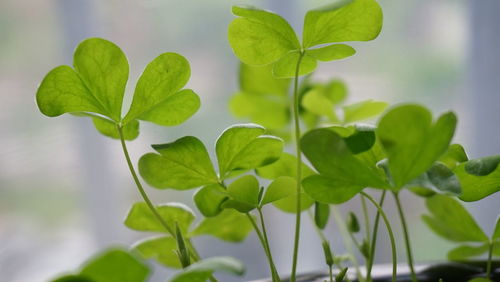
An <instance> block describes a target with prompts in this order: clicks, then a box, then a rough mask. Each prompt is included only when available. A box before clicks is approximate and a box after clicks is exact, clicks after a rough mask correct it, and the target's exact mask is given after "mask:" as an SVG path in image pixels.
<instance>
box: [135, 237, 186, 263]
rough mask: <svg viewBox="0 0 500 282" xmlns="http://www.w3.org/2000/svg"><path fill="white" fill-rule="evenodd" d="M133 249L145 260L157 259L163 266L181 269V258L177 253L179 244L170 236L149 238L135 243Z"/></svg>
mask: <svg viewBox="0 0 500 282" xmlns="http://www.w3.org/2000/svg"><path fill="white" fill-rule="evenodd" d="M132 248H133V249H134V250H136V251H137V252H138V253H139V254H140V255H141V256H142V257H143V258H145V259H155V260H156V261H158V262H159V263H161V264H162V265H165V266H167V267H172V268H181V267H182V266H181V263H180V262H179V257H178V256H177V254H176V253H175V251H176V250H177V249H178V248H177V242H176V240H175V238H173V237H170V236H161V237H153V238H147V239H145V240H141V241H139V242H137V243H135V244H134V245H133V246H132Z"/></svg>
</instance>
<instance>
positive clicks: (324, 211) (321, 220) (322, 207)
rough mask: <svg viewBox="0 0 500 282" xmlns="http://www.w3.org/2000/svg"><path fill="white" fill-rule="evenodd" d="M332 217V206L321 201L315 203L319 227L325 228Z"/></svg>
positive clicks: (316, 220)
mask: <svg viewBox="0 0 500 282" xmlns="http://www.w3.org/2000/svg"><path fill="white" fill-rule="evenodd" d="M329 218H330V206H329V205H328V204H323V203H320V202H316V203H314V223H315V224H316V226H318V228H320V229H325V227H326V225H327V224H328V219H329Z"/></svg>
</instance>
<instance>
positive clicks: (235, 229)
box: [190, 209, 253, 242]
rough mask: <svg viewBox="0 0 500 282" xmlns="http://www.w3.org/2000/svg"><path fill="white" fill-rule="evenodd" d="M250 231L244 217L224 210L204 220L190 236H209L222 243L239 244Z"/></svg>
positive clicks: (248, 223)
mask: <svg viewBox="0 0 500 282" xmlns="http://www.w3.org/2000/svg"><path fill="white" fill-rule="evenodd" d="M252 230H253V226H252V224H251V223H250V221H249V220H248V218H247V216H246V215H244V214H241V213H239V212H237V211H235V210H231V209H225V210H223V211H222V212H221V213H220V214H218V215H217V216H214V217H208V218H204V219H203V220H202V221H201V222H200V223H199V224H198V226H196V228H195V229H194V230H193V231H192V232H191V234H190V235H191V236H199V235H211V236H214V237H216V238H219V239H221V240H224V241H229V242H241V241H243V240H244V239H245V238H246V237H247V235H248V233H250V232H251V231H252Z"/></svg>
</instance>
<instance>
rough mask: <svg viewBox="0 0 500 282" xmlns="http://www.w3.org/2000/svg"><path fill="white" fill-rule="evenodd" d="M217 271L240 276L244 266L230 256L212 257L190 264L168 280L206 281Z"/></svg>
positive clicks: (181, 281)
mask: <svg viewBox="0 0 500 282" xmlns="http://www.w3.org/2000/svg"><path fill="white" fill-rule="evenodd" d="M219 271H221V272H226V273H230V274H233V275H239V276H241V275H243V274H244V273H245V267H244V265H243V264H242V263H241V262H240V261H238V260H236V259H234V258H231V257H212V258H207V259H204V260H201V261H198V262H196V263H194V264H192V265H190V266H189V267H187V268H186V269H184V270H183V271H182V272H180V273H177V274H175V275H174V276H173V277H172V278H171V279H170V282H206V280H207V279H208V278H210V276H211V275H212V274H213V273H214V272H219Z"/></svg>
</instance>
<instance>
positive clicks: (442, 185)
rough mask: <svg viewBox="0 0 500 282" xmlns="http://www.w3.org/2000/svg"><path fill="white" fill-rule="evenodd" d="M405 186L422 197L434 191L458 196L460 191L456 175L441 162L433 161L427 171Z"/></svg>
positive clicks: (430, 194) (460, 187)
mask: <svg viewBox="0 0 500 282" xmlns="http://www.w3.org/2000/svg"><path fill="white" fill-rule="evenodd" d="M405 187H406V188H409V189H410V190H411V191H413V192H415V193H416V194H417V195H420V196H423V197H429V196H432V195H434V194H435V193H446V194H451V195H454V196H460V194H461V193H462V186H461V185H460V181H459V179H458V176H457V175H456V174H455V173H453V171H452V170H451V169H449V168H448V166H446V165H445V164H443V163H441V162H435V163H434V164H433V165H432V166H431V168H430V169H429V170H428V171H426V172H425V173H423V174H421V175H420V176H419V177H417V178H415V179H413V180H411V181H410V182H409V183H408V184H407V185H405Z"/></svg>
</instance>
